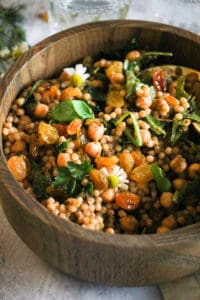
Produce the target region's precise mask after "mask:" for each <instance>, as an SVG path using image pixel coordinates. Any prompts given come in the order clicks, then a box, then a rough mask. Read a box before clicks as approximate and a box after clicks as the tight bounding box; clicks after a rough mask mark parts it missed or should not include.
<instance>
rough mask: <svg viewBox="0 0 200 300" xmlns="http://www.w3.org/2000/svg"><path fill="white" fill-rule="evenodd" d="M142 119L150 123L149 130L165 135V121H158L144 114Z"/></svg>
mask: <svg viewBox="0 0 200 300" xmlns="http://www.w3.org/2000/svg"><path fill="white" fill-rule="evenodd" d="M144 120H145V121H146V122H147V123H148V124H149V125H150V128H151V130H152V131H153V132H154V133H155V134H157V135H163V137H165V136H166V131H165V130H164V129H163V127H164V125H165V123H164V122H160V121H158V120H157V119H156V118H155V117H153V116H150V115H149V116H146V117H145V118H144Z"/></svg>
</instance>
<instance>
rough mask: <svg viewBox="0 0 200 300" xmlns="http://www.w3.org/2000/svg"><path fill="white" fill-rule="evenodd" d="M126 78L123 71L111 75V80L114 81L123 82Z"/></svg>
mask: <svg viewBox="0 0 200 300" xmlns="http://www.w3.org/2000/svg"><path fill="white" fill-rule="evenodd" d="M124 80H125V78H124V75H123V74H122V73H113V74H112V75H111V77H110V81H111V82H112V83H120V84H121V83H123V82H124Z"/></svg>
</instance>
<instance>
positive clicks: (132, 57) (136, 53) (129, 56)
mask: <svg viewBox="0 0 200 300" xmlns="http://www.w3.org/2000/svg"><path fill="white" fill-rule="evenodd" d="M140 56H141V54H140V52H139V51H137V50H132V51H130V52H129V53H128V54H127V55H126V59H128V61H135V60H138V59H139V58H140Z"/></svg>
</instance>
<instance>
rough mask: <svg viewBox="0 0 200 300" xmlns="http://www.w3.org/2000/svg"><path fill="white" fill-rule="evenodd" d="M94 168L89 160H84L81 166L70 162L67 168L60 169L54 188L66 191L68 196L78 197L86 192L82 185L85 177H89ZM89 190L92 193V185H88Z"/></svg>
mask: <svg viewBox="0 0 200 300" xmlns="http://www.w3.org/2000/svg"><path fill="white" fill-rule="evenodd" d="M92 168H93V166H92V165H91V164H90V163H89V162H88V161H87V160H84V161H83V163H82V164H81V165H80V164H76V163H74V162H72V161H69V162H68V164H67V166H66V167H60V168H58V176H56V178H55V180H54V182H53V186H54V187H55V189H64V190H65V192H66V193H67V194H68V196H77V195H78V194H80V192H81V191H83V190H84V187H83V186H82V185H81V181H82V179H83V177H85V176H88V175H89V173H90V171H91V170H92ZM88 189H89V191H90V193H91V192H92V187H91V184H90V185H88Z"/></svg>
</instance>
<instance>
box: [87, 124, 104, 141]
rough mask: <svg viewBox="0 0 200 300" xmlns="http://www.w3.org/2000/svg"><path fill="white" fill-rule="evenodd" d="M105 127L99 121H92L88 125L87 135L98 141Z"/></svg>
mask: <svg viewBox="0 0 200 300" xmlns="http://www.w3.org/2000/svg"><path fill="white" fill-rule="evenodd" d="M104 131H105V128H104V126H103V124H101V123H100V122H99V123H98V122H93V123H92V124H91V125H90V126H89V127H88V136H89V138H90V139H91V140H93V141H95V142H97V141H99V140H100V139H101V138H102V137H103V135H104Z"/></svg>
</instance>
